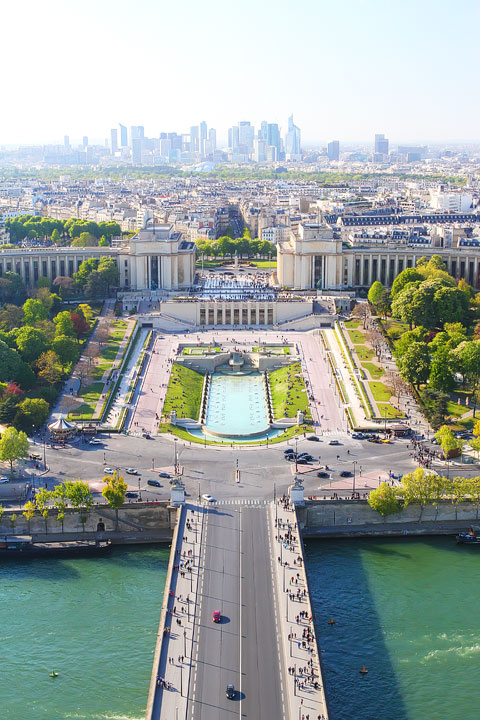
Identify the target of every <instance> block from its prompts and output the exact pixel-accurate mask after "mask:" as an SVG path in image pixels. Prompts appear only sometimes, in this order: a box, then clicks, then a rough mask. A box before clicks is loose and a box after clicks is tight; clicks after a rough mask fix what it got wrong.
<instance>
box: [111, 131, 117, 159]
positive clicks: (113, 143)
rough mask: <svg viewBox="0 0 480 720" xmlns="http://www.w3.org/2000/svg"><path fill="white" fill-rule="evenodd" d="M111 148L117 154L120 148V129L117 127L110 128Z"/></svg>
mask: <svg viewBox="0 0 480 720" xmlns="http://www.w3.org/2000/svg"><path fill="white" fill-rule="evenodd" d="M110 149H111V151H112V155H115V153H116V152H117V150H118V131H117V129H116V128H112V129H111V130H110Z"/></svg>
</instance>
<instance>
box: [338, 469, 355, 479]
mask: <svg viewBox="0 0 480 720" xmlns="http://www.w3.org/2000/svg"><path fill="white" fill-rule="evenodd" d="M352 474H353V473H351V472H350V470H342V472H341V473H340V477H352Z"/></svg>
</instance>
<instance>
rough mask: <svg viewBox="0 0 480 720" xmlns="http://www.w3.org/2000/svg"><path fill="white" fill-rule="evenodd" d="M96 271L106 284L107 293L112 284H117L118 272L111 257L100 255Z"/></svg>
mask: <svg viewBox="0 0 480 720" xmlns="http://www.w3.org/2000/svg"><path fill="white" fill-rule="evenodd" d="M97 272H98V273H99V274H100V277H101V279H102V281H103V282H104V283H105V284H106V286H107V293H108V292H110V288H111V287H112V285H118V282H119V273H118V268H117V263H116V262H115V260H114V259H113V258H111V257H102V258H100V262H99V263H98V268H97Z"/></svg>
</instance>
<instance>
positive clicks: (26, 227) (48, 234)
mask: <svg viewBox="0 0 480 720" xmlns="http://www.w3.org/2000/svg"><path fill="white" fill-rule="evenodd" d="M5 227H6V229H7V230H8V232H9V234H10V242H11V243H13V244H18V243H20V242H21V241H22V240H26V239H29V240H35V239H40V240H47V239H48V238H50V239H51V241H52V242H53V243H55V244H56V245H79V243H76V242H75V240H78V239H79V238H80V237H81V236H82V235H83V236H84V242H85V239H86V238H87V236H88V238H89V243H88V244H94V245H108V244H109V243H110V240H111V238H112V237H118V236H119V235H121V234H122V229H121V227H120V225H119V224H118V223H116V222H113V221H110V222H99V223H97V222H94V221H92V220H80V219H79V218H69V219H68V220H56V219H54V218H48V217H40V216H38V215H19V216H18V217H14V218H7V219H6V220H5ZM102 238H103V240H102ZM100 241H102V242H100ZM80 246H82V243H80Z"/></svg>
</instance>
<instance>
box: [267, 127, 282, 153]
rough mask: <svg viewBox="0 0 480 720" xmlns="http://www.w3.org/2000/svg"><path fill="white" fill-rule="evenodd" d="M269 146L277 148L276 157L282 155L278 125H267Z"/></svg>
mask: <svg viewBox="0 0 480 720" xmlns="http://www.w3.org/2000/svg"><path fill="white" fill-rule="evenodd" d="M266 141H267V146H268V147H274V148H276V156H277V158H278V155H279V153H280V129H279V127H278V125H277V123H268V125H267V137H266Z"/></svg>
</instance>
